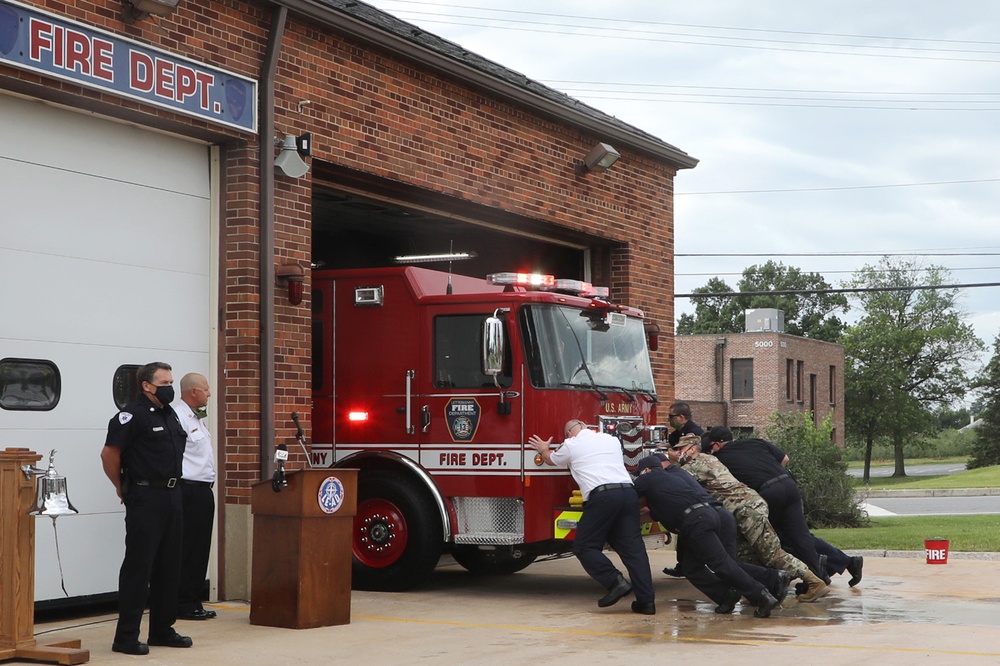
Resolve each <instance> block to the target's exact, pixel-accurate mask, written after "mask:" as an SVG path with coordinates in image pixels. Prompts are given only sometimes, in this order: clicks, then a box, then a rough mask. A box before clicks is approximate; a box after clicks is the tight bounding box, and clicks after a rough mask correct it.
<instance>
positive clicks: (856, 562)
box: [847, 555, 865, 587]
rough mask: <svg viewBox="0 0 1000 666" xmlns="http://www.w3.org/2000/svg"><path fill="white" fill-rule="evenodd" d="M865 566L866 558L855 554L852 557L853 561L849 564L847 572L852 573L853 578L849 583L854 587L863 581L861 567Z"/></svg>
mask: <svg viewBox="0 0 1000 666" xmlns="http://www.w3.org/2000/svg"><path fill="white" fill-rule="evenodd" d="M864 566H865V558H863V557H861V556H860V555H855V556H854V557H852V558H851V563H850V564H848V565H847V573H849V574H851V580H849V581H847V584H848V585H850V586H851V587H854V586H855V585H857V584H858V583H860V582H861V568H862V567H864Z"/></svg>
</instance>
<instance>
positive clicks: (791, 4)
mask: <svg viewBox="0 0 1000 666" xmlns="http://www.w3.org/2000/svg"><path fill="white" fill-rule="evenodd" d="M368 1H369V2H370V4H373V5H375V6H377V7H379V8H380V9H383V10H384V11H388V12H390V13H392V14H394V15H395V16H397V17H399V18H401V19H403V20H406V21H408V22H411V23H415V24H417V25H419V26H421V27H422V28H424V29H425V30H427V31H429V32H433V33H435V34H437V35H440V36H441V37H444V38H446V39H449V40H451V41H453V42H456V43H458V44H461V45H462V46H463V47H465V48H466V49H468V50H470V51H473V52H475V53H477V54H479V55H481V56H483V57H486V58H488V59H490V60H493V61H495V62H498V63H500V64H502V65H504V66H506V67H508V68H510V69H513V70H516V71H518V72H521V73H522V74H524V75H526V76H528V77H530V78H532V79H535V80H537V81H540V82H542V83H545V84H546V85H549V86H550V87H552V88H556V89H558V90H562V91H564V92H566V93H567V94H569V95H571V96H573V97H575V98H577V99H580V100H582V101H584V102H586V103H588V104H590V105H592V106H594V107H596V108H598V109H601V110H602V111H604V112H606V113H609V114H611V115H614V116H616V117H618V118H620V119H621V120H623V121H625V122H628V123H630V124H632V125H634V126H635V127H637V128H639V129H642V130H644V131H646V132H649V133H650V134H653V135H655V136H657V137H659V138H661V139H663V140H664V141H667V142H668V143H671V144H673V145H675V146H677V147H678V148H680V149H682V150H684V151H685V152H687V153H689V154H691V155H692V156H694V157H696V158H698V159H699V160H701V162H700V164H699V165H698V166H697V167H696V168H694V169H692V170H685V171H681V172H680V173H679V174H678V176H677V179H676V181H675V188H676V193H677V197H676V219H675V223H676V238H675V248H674V250H675V253H676V255H677V259H676V274H677V275H676V287H675V289H676V293H688V292H691V291H692V290H693V289H694V288H695V287H699V286H703V285H704V284H705V283H706V282H707V281H708V280H709V279H710V278H711V277H712V276H716V275H717V276H719V277H720V278H722V279H723V280H725V281H726V282H727V283H728V284H729V285H730V286H732V287H734V288H735V286H736V284H737V282H738V281H739V279H740V274H741V273H742V271H743V269H744V268H746V267H747V266H751V265H754V264H762V263H764V262H766V261H767V260H768V259H769V258H773V259H774V260H776V261H780V262H782V263H784V264H786V265H789V266H796V267H798V268H800V269H802V270H804V271H816V272H819V273H822V274H823V275H824V277H825V278H826V279H827V281H828V282H830V283H831V284H833V285H834V286H840V282H841V281H842V280H846V279H848V278H849V277H850V275H851V273H852V272H853V271H854V270H856V269H858V268H860V267H862V266H863V265H865V264H875V263H877V262H878V259H879V254H881V253H895V254H899V253H906V254H918V255H922V256H919V257H917V258H918V259H919V260H920V261H922V262H924V263H925V264H927V265H936V266H942V267H945V268H947V269H949V270H951V280H952V282H954V283H960V284H969V283H992V282H1000V226H998V217H1000V215H998V213H997V204H998V201H1000V2H996V1H995V0H955V1H953V2H950V3H944V2H940V1H939V0H883V1H880V2H871V1H870V0H867V1H864V2H862V1H860V0H839V1H838V2H832V1H830V0H813V1H812V2H802V1H801V0H796V1H792V0H764V1H763V2H755V3H750V2H746V1H745V0H697V1H696V2H690V1H689V2H679V1H673V2H667V1H664V0H618V1H617V2H607V1H601V2H598V1H592V0H574V1H573V2H568V1H563V0H545V1H544V2H535V3H526V2H523V0H519V1H516V2H515V1H514V0H456V1H454V2H449V1H446V0H436V1H431V2H417V1H413V0H408V1H404V0H368ZM708 252H715V253H763V254H765V255H767V256H757V257H753V256H734V257H685V256H683V255H685V254H694V253H708ZM858 252H866V253H872V254H873V255H874V256H869V257H857V256H780V255H782V254H789V253H858ZM931 253H939V254H942V255H943V256H927V255H930V254H931ZM961 306H962V307H963V308H964V309H965V310H967V311H968V313H969V320H968V321H969V323H971V324H972V325H973V326H974V327H975V329H976V332H977V334H978V335H979V337H980V338H982V339H983V341H984V342H985V343H987V344H989V345H992V343H993V341H994V339H995V338H996V336H997V334H998V332H1000V287H983V288H970V289H966V290H964V291H963V297H962V299H961ZM677 309H678V314H680V313H683V312H687V311H691V309H692V306H691V301H690V300H689V299H683V298H680V299H678V300H677Z"/></svg>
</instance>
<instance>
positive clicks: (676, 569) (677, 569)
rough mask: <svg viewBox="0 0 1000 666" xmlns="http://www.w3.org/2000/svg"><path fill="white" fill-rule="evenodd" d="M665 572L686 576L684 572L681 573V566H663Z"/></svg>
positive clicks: (675, 575) (676, 576)
mask: <svg viewBox="0 0 1000 666" xmlns="http://www.w3.org/2000/svg"><path fill="white" fill-rule="evenodd" d="M663 573H665V574H667V575H668V576H673V577H674V578H684V574H682V573H681V568H680V567H663Z"/></svg>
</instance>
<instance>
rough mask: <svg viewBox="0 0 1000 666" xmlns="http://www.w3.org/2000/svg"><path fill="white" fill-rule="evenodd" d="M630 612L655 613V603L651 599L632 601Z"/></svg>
mask: <svg viewBox="0 0 1000 666" xmlns="http://www.w3.org/2000/svg"><path fill="white" fill-rule="evenodd" d="M632 612H633V613H642V614H643V615H656V604H654V603H653V602H652V601H649V602H646V603H641V602H639V601H633V602H632Z"/></svg>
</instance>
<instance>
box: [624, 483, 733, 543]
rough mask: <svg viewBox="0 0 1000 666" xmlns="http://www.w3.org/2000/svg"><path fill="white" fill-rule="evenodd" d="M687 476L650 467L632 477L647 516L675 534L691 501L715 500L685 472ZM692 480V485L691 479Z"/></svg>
mask: <svg viewBox="0 0 1000 666" xmlns="http://www.w3.org/2000/svg"><path fill="white" fill-rule="evenodd" d="M679 471H680V472H681V474H684V476H686V477H687V479H685V478H683V477H682V476H680V475H679V474H677V473H671V472H668V471H667V470H664V469H653V470H652V471H649V472H647V473H645V474H640V475H639V476H637V477H636V479H635V489H636V492H638V493H639V496H640V497H645V498H646V506H647V507H649V515H650V517H651V518H652V519H653V520H655V521H657V522H659V523H662V524H663V525H664V526H665V527H666V528H667V529H668V530H670V531H671V532H673V533H675V534H677V533H680V531H681V525H683V524H684V510H685V509H687V508H688V507H690V506H692V505H694V504H702V503H711V502H716V500H714V499H713V498H712V496H711V495H709V494H708V493H707V492H705V489H704V488H702V487H701V486H699V485H698V482H697V481H695V480H694V477H692V476H691V475H690V474H688V473H687V472H684V471H683V470H679ZM689 480H690V481H694V484H693V485H692V484H691V483H690V481H689Z"/></svg>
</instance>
